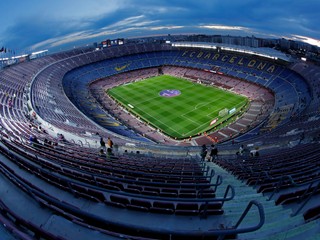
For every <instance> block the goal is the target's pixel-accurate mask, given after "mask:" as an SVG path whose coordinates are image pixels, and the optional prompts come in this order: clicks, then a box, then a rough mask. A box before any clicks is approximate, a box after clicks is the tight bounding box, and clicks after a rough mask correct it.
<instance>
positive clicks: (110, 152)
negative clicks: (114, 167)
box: [107, 148, 114, 158]
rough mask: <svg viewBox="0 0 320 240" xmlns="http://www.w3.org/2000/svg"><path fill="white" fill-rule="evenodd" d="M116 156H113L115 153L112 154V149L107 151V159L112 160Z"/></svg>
mask: <svg viewBox="0 0 320 240" xmlns="http://www.w3.org/2000/svg"><path fill="white" fill-rule="evenodd" d="M113 156H114V155H113V152H112V148H108V149H107V158H112V157H113Z"/></svg>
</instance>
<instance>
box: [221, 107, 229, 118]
mask: <svg viewBox="0 0 320 240" xmlns="http://www.w3.org/2000/svg"><path fill="white" fill-rule="evenodd" d="M228 112H229V109H228V108H225V109H222V110H220V111H219V117H224V116H226V115H227V114H228Z"/></svg>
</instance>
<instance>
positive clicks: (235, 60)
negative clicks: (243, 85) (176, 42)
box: [181, 50, 277, 73]
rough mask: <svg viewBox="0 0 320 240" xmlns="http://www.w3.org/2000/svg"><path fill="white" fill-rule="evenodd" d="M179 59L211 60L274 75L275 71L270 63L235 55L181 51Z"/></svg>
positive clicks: (274, 67)
mask: <svg viewBox="0 0 320 240" xmlns="http://www.w3.org/2000/svg"><path fill="white" fill-rule="evenodd" d="M181 57H188V58H193V57H196V58H198V59H208V60H209V59H211V60H212V61H221V62H228V63H231V64H236V65H239V66H246V67H249V68H255V69H257V70H262V71H266V72H269V73H274V72H275V71H276V68H277V67H276V65H275V64H272V63H267V62H263V61H261V60H258V59H252V58H251V59H249V58H245V57H240V56H237V55H230V54H223V53H216V52H202V51H200V52H196V51H188V50H186V51H183V52H182V55H181Z"/></svg>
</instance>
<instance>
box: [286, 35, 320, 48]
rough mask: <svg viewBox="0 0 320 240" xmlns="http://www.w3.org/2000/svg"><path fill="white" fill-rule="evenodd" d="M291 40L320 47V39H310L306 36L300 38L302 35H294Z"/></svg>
mask: <svg viewBox="0 0 320 240" xmlns="http://www.w3.org/2000/svg"><path fill="white" fill-rule="evenodd" d="M291 39H292V40H296V41H301V42H305V43H309V44H311V45H314V46H317V47H320V40H318V39H314V38H310V37H306V36H300V35H292V38H291Z"/></svg>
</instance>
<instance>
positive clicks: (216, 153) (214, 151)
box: [209, 144, 218, 162]
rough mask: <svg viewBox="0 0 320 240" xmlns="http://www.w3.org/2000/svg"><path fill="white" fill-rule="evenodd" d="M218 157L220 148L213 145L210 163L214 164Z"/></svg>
mask: <svg viewBox="0 0 320 240" xmlns="http://www.w3.org/2000/svg"><path fill="white" fill-rule="evenodd" d="M217 156H218V148H217V147H216V146H215V145H214V144H212V145H211V151H210V159H209V162H210V161H212V162H213V160H215V159H216V158H217Z"/></svg>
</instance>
